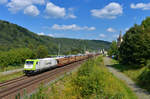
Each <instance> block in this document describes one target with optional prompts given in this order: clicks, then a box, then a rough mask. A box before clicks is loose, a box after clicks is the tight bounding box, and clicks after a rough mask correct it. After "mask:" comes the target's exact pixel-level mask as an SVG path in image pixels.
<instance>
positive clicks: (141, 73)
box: [112, 60, 150, 92]
mask: <svg viewBox="0 0 150 99" xmlns="http://www.w3.org/2000/svg"><path fill="white" fill-rule="evenodd" d="M112 62H113V63H114V65H113V67H114V68H116V69H118V70H120V71H121V72H123V73H124V74H126V75H127V76H128V77H130V78H131V79H132V80H133V81H135V82H136V84H137V85H139V86H140V87H141V88H144V89H146V90H147V91H148V92H150V86H149V84H150V69H148V67H147V66H145V67H141V68H139V66H132V65H122V64H119V62H118V61H116V60H112Z"/></svg>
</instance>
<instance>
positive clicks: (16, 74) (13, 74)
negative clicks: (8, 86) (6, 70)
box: [0, 71, 23, 83]
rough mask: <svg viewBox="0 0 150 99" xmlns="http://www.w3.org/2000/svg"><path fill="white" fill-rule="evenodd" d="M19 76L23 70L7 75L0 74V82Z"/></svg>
mask: <svg viewBox="0 0 150 99" xmlns="http://www.w3.org/2000/svg"><path fill="white" fill-rule="evenodd" d="M20 76H23V72H22V71H21V72H15V73H12V74H8V75H2V74H0V83H1V82H5V81H7V80H11V79H14V78H17V77H20Z"/></svg>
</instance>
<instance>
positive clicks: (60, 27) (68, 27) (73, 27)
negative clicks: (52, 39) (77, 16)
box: [51, 24, 96, 31]
mask: <svg viewBox="0 0 150 99" xmlns="http://www.w3.org/2000/svg"><path fill="white" fill-rule="evenodd" d="M51 28H52V29H54V30H74V31H77V30H88V31H93V30H96V28H95V27H88V26H83V27H80V26H77V25H76V24H72V25H58V24H54V25H53V26H52V27H51Z"/></svg>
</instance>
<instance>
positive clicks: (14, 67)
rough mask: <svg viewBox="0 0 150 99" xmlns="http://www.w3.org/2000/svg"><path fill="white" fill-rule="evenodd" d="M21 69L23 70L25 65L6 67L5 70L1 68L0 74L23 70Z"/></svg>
mask: <svg viewBox="0 0 150 99" xmlns="http://www.w3.org/2000/svg"><path fill="white" fill-rule="evenodd" d="M21 68H23V64H21V65H17V66H12V65H9V66H7V67H5V68H4V69H2V68H0V72H5V71H9V70H15V69H21Z"/></svg>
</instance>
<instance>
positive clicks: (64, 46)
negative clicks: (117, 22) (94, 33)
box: [0, 21, 110, 54]
mask: <svg viewBox="0 0 150 99" xmlns="http://www.w3.org/2000/svg"><path fill="white" fill-rule="evenodd" d="M59 44H60V45H61V53H62V54H63V53H65V52H66V51H70V50H71V49H81V51H83V50H84V48H85V47H86V49H89V50H99V49H100V48H105V49H108V48H109V45H110V43H109V42H106V41H101V40H81V39H68V38H53V37H49V36H40V35H37V34H35V33H33V32H31V31H29V30H27V29H25V28H23V27H21V26H18V25H16V24H12V23H9V22H7V21H0V50H4V51H6V50H9V49H11V48H24V47H30V48H36V47H37V46H38V45H44V46H46V47H47V48H48V50H49V53H50V54H57V52H58V45H59Z"/></svg>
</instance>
